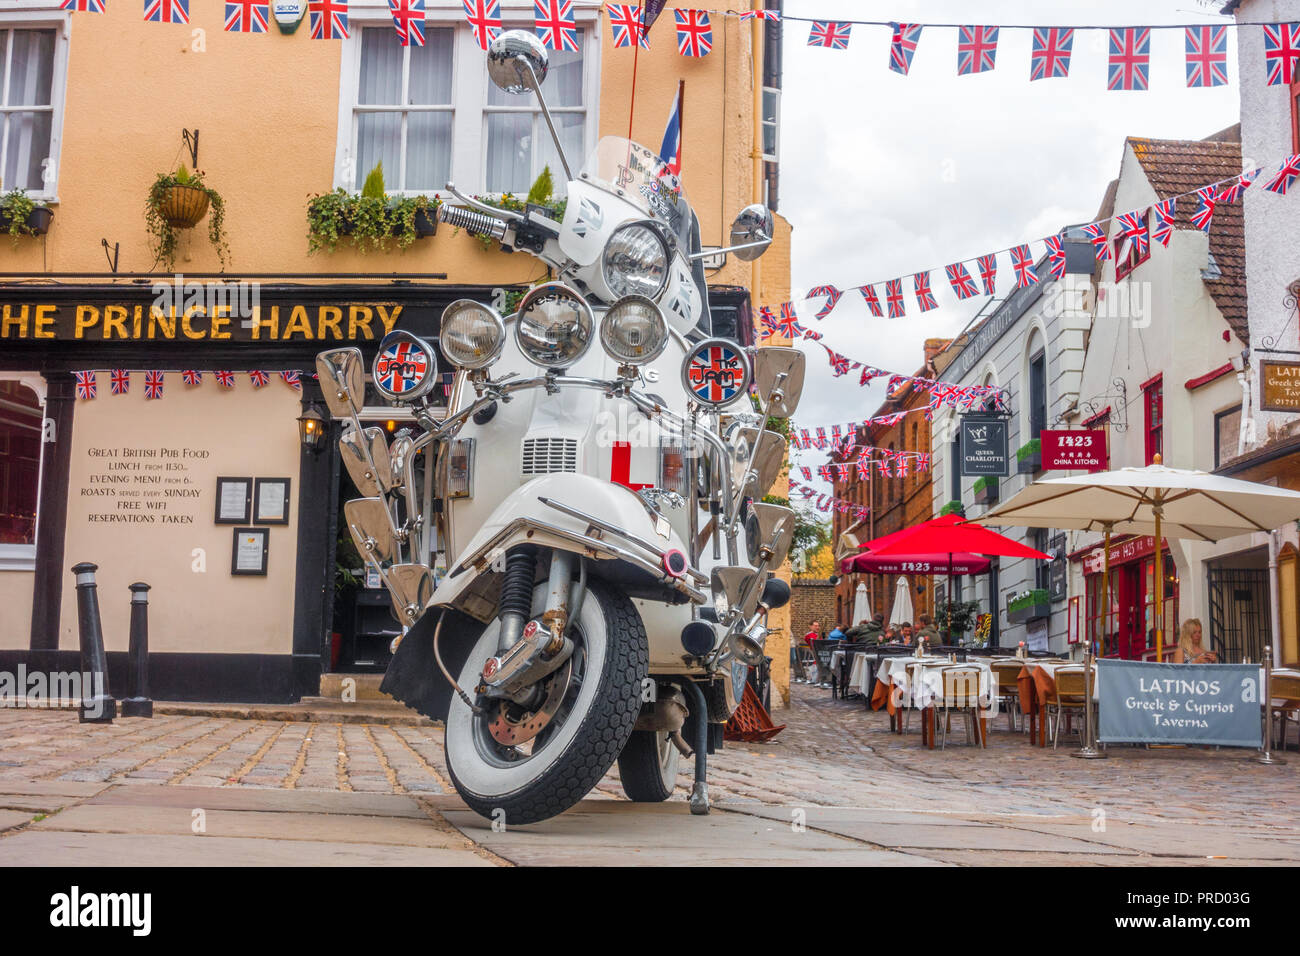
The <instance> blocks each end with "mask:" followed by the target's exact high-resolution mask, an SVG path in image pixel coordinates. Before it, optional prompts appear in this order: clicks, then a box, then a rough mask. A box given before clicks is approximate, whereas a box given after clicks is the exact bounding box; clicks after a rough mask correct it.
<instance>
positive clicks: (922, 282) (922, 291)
mask: <svg viewBox="0 0 1300 956" xmlns="http://www.w3.org/2000/svg"><path fill="white" fill-rule="evenodd" d="M912 285H913V288H914V289H915V290H916V304H917V305H919V306H920V307H921V311H922V312H929V311H930V310H931V309H933V308H937V307H938V305H939V303H937V302H935V301H934V293H933V292H931V291H930V273H929V271H928V270H927V271H926V272H918V273H916V274H914V275H913V276H912Z"/></svg>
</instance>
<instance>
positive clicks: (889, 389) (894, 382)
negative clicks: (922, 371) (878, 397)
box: [885, 375, 907, 395]
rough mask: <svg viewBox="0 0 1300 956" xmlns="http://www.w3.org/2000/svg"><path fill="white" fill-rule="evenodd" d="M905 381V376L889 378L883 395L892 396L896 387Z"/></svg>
mask: <svg viewBox="0 0 1300 956" xmlns="http://www.w3.org/2000/svg"><path fill="white" fill-rule="evenodd" d="M906 381H907V376H906V375H891V376H889V384H888V385H886V386H885V394H887V395H892V394H894V391H895V390H896V389H897V388H898V386H900V385H902V384H903V383H904V382H906Z"/></svg>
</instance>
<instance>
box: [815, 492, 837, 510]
mask: <svg viewBox="0 0 1300 956" xmlns="http://www.w3.org/2000/svg"><path fill="white" fill-rule="evenodd" d="M823 499H825V500H823ZM834 503H835V499H834V498H826V496H825V495H819V496H818V498H817V510H818V511H830V510H831V505H833V504H834Z"/></svg>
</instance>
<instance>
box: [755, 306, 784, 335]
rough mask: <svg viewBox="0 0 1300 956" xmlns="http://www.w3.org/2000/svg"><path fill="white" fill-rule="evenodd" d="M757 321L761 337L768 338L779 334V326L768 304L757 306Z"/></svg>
mask: <svg viewBox="0 0 1300 956" xmlns="http://www.w3.org/2000/svg"><path fill="white" fill-rule="evenodd" d="M758 322H759V325H760V327H761V328H762V330H763V338H765V339H770V338H771V337H772V336H774V335H780V334H781V326H780V325H778V324H777V321H776V316H775V315H773V314H772V309H771V308H770V307H769V306H766V305H764V306H760V307H759V310H758Z"/></svg>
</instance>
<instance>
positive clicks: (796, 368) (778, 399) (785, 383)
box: [752, 346, 805, 418]
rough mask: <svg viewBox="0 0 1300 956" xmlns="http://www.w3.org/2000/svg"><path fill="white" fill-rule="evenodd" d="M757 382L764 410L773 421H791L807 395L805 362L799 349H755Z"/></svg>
mask: <svg viewBox="0 0 1300 956" xmlns="http://www.w3.org/2000/svg"><path fill="white" fill-rule="evenodd" d="M752 361H753V367H754V383H755V384H756V385H757V386H758V397H759V399H760V400H761V401H762V402H763V409H764V411H766V412H767V414H768V415H770V416H771V417H772V418H789V417H791V416H792V415H794V410H795V409H796V408H798V407H799V397H800V396H801V395H803V377H804V367H805V359H804V354H803V353H802V352H800V351H799V350H798V349H791V348H784V347H782V346H766V347H764V348H760V349H755V350H754V357H753V360H752Z"/></svg>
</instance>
